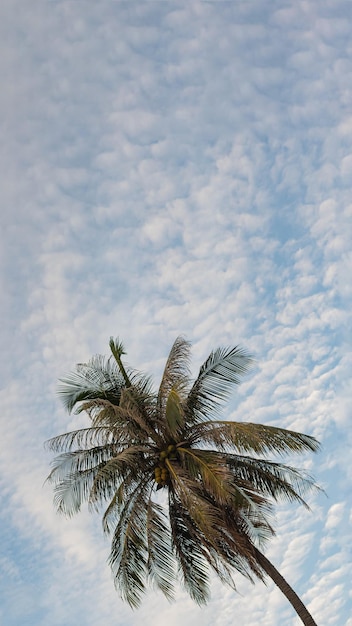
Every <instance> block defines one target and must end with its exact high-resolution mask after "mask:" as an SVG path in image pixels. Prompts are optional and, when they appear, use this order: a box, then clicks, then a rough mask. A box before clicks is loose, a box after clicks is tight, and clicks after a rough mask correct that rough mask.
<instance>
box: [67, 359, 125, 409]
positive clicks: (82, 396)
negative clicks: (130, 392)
mask: <svg viewBox="0 0 352 626" xmlns="http://www.w3.org/2000/svg"><path fill="white" fill-rule="evenodd" d="M60 383H61V384H60V385H59V386H58V394H59V396H60V397H61V399H62V401H63V403H64V405H65V407H66V409H67V410H68V411H69V412H71V411H72V409H73V408H74V406H75V405H76V404H77V403H79V402H82V401H84V400H92V399H96V398H103V399H107V400H110V401H111V402H112V403H113V404H119V401H120V395H121V389H122V387H124V384H125V383H124V379H123V377H122V375H121V373H120V372H119V370H118V368H117V367H116V364H115V363H114V362H113V361H112V360H111V359H108V360H106V359H105V357H103V356H101V355H96V356H94V357H93V358H92V359H91V360H90V361H89V362H88V363H79V364H77V365H76V371H75V372H71V373H69V374H67V375H66V376H65V377H64V378H61V379H60Z"/></svg>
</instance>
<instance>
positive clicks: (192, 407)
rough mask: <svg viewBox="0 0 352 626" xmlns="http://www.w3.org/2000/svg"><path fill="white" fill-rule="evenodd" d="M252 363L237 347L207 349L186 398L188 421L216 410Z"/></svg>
mask: <svg viewBox="0 0 352 626" xmlns="http://www.w3.org/2000/svg"><path fill="white" fill-rule="evenodd" d="M252 362H253V359H252V357H251V356H250V355H249V354H247V352H246V351H245V350H243V349H242V348H239V347H238V346H236V347H235V348H218V349H217V350H215V351H213V352H211V353H210V355H209V357H208V358H207V360H206V361H205V362H204V363H203V365H202V366H201V368H200V370H199V374H198V377H197V379H196V380H195V382H194V384H193V386H192V389H191V391H190V393H189V395H188V398H187V410H188V417H189V421H190V423H193V422H197V421H199V420H204V419H205V418H209V415H211V414H212V413H217V412H218V411H219V409H220V407H221V406H222V405H223V403H224V401H225V400H227V399H228V397H229V395H230V392H231V391H232V388H233V386H234V385H238V384H239V383H240V382H241V377H242V376H243V375H244V374H245V373H246V372H247V371H248V370H249V367H250V365H251V363H252Z"/></svg>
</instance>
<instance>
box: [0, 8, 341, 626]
mask: <svg viewBox="0 0 352 626" xmlns="http://www.w3.org/2000/svg"><path fill="white" fill-rule="evenodd" d="M351 18H352V5H351V3H350V2H349V1H345V0H319V1H315V0H310V1H304V0H301V1H295V2H293V0H286V1H283V0H272V1H271V2H265V3H263V2H262V1H261V0H253V1H251V2H241V1H237V0H233V1H232V2H221V1H214V2H187V3H186V2H181V1H170V2H164V1H161V0H160V1H155V2H154V1H150V0H145V1H144V2H140V1H134V2H114V1H111V0H102V1H100V2H93V1H92V0H72V1H65V0H51V1H37V0H34V2H31V3H28V2H26V1H25V0H3V2H2V5H1V8H0V32H1V38H0V41H1V42H2V43H1V46H2V54H1V55H0V68H1V73H2V76H3V80H2V84H3V89H2V90H1V94H0V112H1V119H2V150H1V151H0V159H1V163H0V177H1V183H0V203H1V222H2V228H1V234H0V236H1V247H0V262H1V290H2V298H1V313H2V315H1V319H2V324H1V327H0V333H1V345H2V350H1V357H2V358H1V362H0V363H1V372H0V373H1V406H2V411H1V418H2V427H1V428H2V446H1V448H2V449H1V455H0V490H1V514H0V517H1V540H0V546H1V552H0V561H1V567H0V573H1V587H0V588H1V591H0V595H1V603H0V605H1V608H0V623H1V624H3V625H4V626H19V625H20V624H24V623H25V624H26V625H27V626H41V625H44V624H45V625H46V626H47V625H49V626H62V625H63V624H65V626H76V625H77V624H84V625H85V626H105V624H106V623H109V624H111V625H112V626H138V625H139V624H151V623H153V625H154V626H159V625H160V626H161V624H163V625H164V624H165V623H168V625H169V626H176V624H179V623H180V622H182V624H183V626H191V625H192V626H193V625H194V624H196V623H198V622H201V623H202V624H203V625H204V626H230V624H231V625H232V624H233V623H234V619H236V621H237V622H238V623H241V624H243V625H246V626H252V625H253V626H254V625H256V626H257V625H258V626H282V625H290V626H291V625H292V626H298V624H299V622H298V620H297V619H296V618H295V616H294V615H293V613H292V610H291V608H290V606H289V605H288V603H287V601H286V600H285V599H284V598H283V597H282V596H281V594H280V593H279V592H278V591H277V590H276V589H274V588H273V586H272V585H271V584H270V583H269V584H268V585H267V586H266V587H265V586H264V585H263V584H261V583H259V582H258V583H257V584H256V585H255V587H253V586H251V585H250V584H248V583H247V582H246V581H245V580H243V579H241V578H240V577H239V576H238V577H237V578H236V581H237V586H238V591H239V593H238V594H234V593H233V592H232V591H231V590H229V589H226V588H225V587H222V586H221V585H220V584H219V583H218V582H217V581H214V584H213V586H212V590H213V592H212V599H211V601H210V602H209V604H208V605H207V607H206V608H203V609H199V608H198V607H196V606H195V605H194V604H192V602H191V601H190V600H189V599H188V598H187V596H186V595H185V594H184V592H183V591H182V589H180V591H179V595H178V601H177V602H176V603H175V604H171V605H169V604H168V603H167V602H166V601H165V600H164V599H163V598H162V597H161V596H160V594H158V593H156V592H153V591H151V592H150V594H149V595H148V596H147V597H146V600H145V602H144V604H143V606H142V608H141V609H139V610H138V611H135V612H132V611H131V610H130V609H129V608H128V607H127V606H126V605H124V604H123V603H122V601H121V600H120V599H119V597H118V595H117V594H116V592H115V591H114V588H113V583H112V581H111V576H110V572H109V569H108V565H107V563H106V560H107V556H108V552H109V545H108V543H107V541H106V540H105V539H104V538H103V536H102V531H101V527H100V520H99V517H98V516H94V515H88V513H87V512H86V511H83V512H82V514H81V515H80V516H79V517H77V518H75V519H72V520H65V519H63V518H61V517H58V516H57V515H56V514H55V511H54V508H53V505H52V493H51V492H50V489H49V488H48V487H47V486H44V487H43V483H44V480H45V477H46V476H47V474H48V471H49V464H50V460H51V457H50V455H49V454H48V453H47V452H45V450H44V449H43V441H44V440H45V439H47V438H49V437H50V436H53V435H56V434H59V433H61V432H64V431H67V430H70V429H72V428H75V427H77V426H83V425H85V421H84V419H83V417H82V416H80V417H79V418H78V417H77V416H69V415H67V414H65V412H64V410H63V408H62V407H61V405H60V403H59V400H58V399H57V396H56V384H57V379H58V378H59V377H60V376H62V375H63V374H65V373H66V372H67V371H70V369H72V368H73V367H74V365H75V364H76V363H77V362H82V361H85V360H87V359H88V358H89V357H90V356H91V355H92V354H96V353H107V352H108V340H109V337H110V336H111V335H114V336H119V337H120V338H122V339H123V340H124V343H125V344H126V347H127V349H128V361H129V362H130V363H131V364H132V365H133V366H135V367H137V368H140V369H142V370H146V371H149V372H151V373H152V374H153V375H154V377H155V381H156V382H157V380H158V376H159V375H160V372H161V368H162V364H163V361H164V359H165V357H166V355H167V353H168V350H169V348H170V346H171V344H172V343H173V341H174V339H175V337H176V336H177V335H179V334H184V335H185V336H186V337H187V338H188V339H189V340H191V341H192V344H193V365H194V373H195V374H196V372H197V368H198V367H199V365H200V364H201V363H202V361H203V360H204V359H205V358H206V357H207V355H208V354H209V352H210V350H211V349H212V348H213V347H217V346H218V345H236V344H240V345H242V346H244V347H246V348H247V349H248V350H249V351H250V352H252V353H253V354H254V355H255V357H256V360H257V363H256V367H255V369H254V370H253V372H252V373H251V375H250V376H248V378H247V379H246V380H245V382H244V383H243V385H242V386H241V387H240V388H239V390H238V392H237V394H236V396H234V398H233V400H232V402H231V403H230V405H229V407H228V411H227V412H226V416H227V417H229V418H233V419H236V420H247V421H257V422H263V423H267V424H274V425H280V426H283V427H287V428H291V429H295V430H300V431H303V432H307V433H310V434H313V435H314V436H316V437H317V438H318V439H319V440H320V441H321V443H322V451H321V452H320V453H319V455H315V456H314V458H312V457H311V456H309V455H307V456H305V457H302V458H301V459H295V463H296V464H297V465H299V466H300V467H302V468H305V469H307V470H308V471H310V472H312V473H313V474H314V475H315V477H316V479H317V481H318V482H319V484H320V485H321V486H322V487H323V488H324V489H325V491H326V494H327V496H324V495H323V494H318V495H314V496H312V497H311V498H310V505H311V508H312V511H311V512H310V513H309V512H307V511H306V510H304V509H303V508H301V507H297V506H290V507H287V506H286V505H280V506H279V507H278V508H277V515H276V520H275V522H276V527H277V537H276V538H275V540H273V541H272V542H271V544H270V546H269V547H268V550H267V554H268V556H269V558H270V559H271V560H272V561H273V562H274V563H275V565H277V567H278V568H279V569H280V571H281V572H282V573H283V575H284V576H286V577H287V579H288V580H289V582H290V583H291V584H292V585H293V586H294V588H295V589H296V590H297V592H298V593H299V594H300V595H301V597H302V599H303V600H304V601H305V603H306V604H307V605H308V607H309V608H310V610H311V612H312V613H313V615H314V617H315V619H316V621H317V623H318V624H319V626H322V625H324V626H333V625H334V626H351V625H352V619H351V617H350V615H351V613H352V611H351V597H350V580H351V579H352V567H351V548H350V546H351V542H352V537H351V515H352V512H351V498H350V493H351V464H350V462H349V461H350V458H351V454H350V450H351V445H352V434H351V425H350V424H351V417H350V397H351V382H350V381H351V369H352V358H351V314H350V311H351V303H352V302H351V301H352V287H351V285H352V283H351V275H352V254H351V241H352V196H351V186H352V185H351V183H352V113H351V112H352V87H351V85H352V38H351V28H350V25H351Z"/></svg>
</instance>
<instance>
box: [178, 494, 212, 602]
mask: <svg viewBox="0 0 352 626" xmlns="http://www.w3.org/2000/svg"><path fill="white" fill-rule="evenodd" d="M169 519H170V526H171V536H172V542H173V547H174V550H175V553H176V555H177V562H178V566H179V569H180V572H181V575H182V582H183V586H184V588H185V589H186V591H187V592H188V593H189V595H190V596H191V598H192V599H193V600H194V601H195V602H197V604H199V605H200V606H201V605H203V604H206V602H207V601H208V599H209V574H208V567H207V560H206V558H205V555H204V547H203V545H202V543H203V542H202V535H201V533H200V532H199V529H198V528H197V527H196V525H195V523H194V521H193V520H192V517H191V516H190V515H189V512H188V509H187V507H184V506H183V505H182V503H181V501H180V500H179V498H178V496H177V495H176V493H175V492H174V491H170V492H169Z"/></svg>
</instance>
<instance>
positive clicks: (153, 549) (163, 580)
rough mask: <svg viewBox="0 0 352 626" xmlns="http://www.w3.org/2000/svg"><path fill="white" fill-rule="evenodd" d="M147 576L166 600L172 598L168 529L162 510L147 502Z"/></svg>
mask: <svg viewBox="0 0 352 626" xmlns="http://www.w3.org/2000/svg"><path fill="white" fill-rule="evenodd" d="M146 527H147V542H148V562H147V570H148V576H149V578H150V580H151V581H152V582H154V583H155V585H156V586H157V587H158V588H159V589H160V590H161V591H162V592H163V594H164V595H165V596H166V598H167V599H168V600H172V599H173V598H174V583H175V574H176V571H175V559H174V555H173V550H172V546H171V536H170V528H169V526H168V524H167V518H166V515H165V512H164V509H163V508H162V507H161V506H160V505H158V504H156V503H155V502H153V501H152V500H151V499H149V501H148V507H147V522H146Z"/></svg>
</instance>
